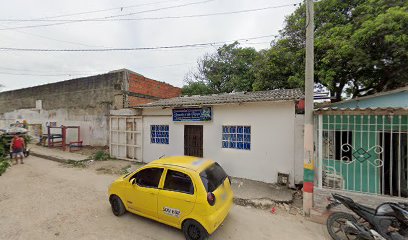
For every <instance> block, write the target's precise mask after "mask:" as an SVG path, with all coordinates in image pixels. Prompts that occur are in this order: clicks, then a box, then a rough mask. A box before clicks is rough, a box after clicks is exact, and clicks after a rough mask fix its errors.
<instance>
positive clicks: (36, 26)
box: [0, 0, 215, 31]
mask: <svg viewBox="0 0 408 240" xmlns="http://www.w3.org/2000/svg"><path fill="white" fill-rule="evenodd" d="M213 1H215V0H205V1H199V2H191V3H185V4H180V5H173V6H168V7H161V8H155V9H149V10H143V11H139V12H133V13H126V14H119V15H112V16H107V17H100V18H89V19H77V20H73V21H65V22H58V23H49V24H39V25H28V26H19V27H7V28H0V30H1V31H4V30H14V29H23V28H38V27H48V26H56V25H65V24H70V23H79V22H87V21H90V20H98V19H109V18H116V17H125V16H132V15H137V14H142V13H149V12H157V11H161V10H167V9H173V8H180V7H186V6H191V5H197V4H203V3H208V2H213Z"/></svg>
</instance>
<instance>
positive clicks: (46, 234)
mask: <svg viewBox="0 0 408 240" xmlns="http://www.w3.org/2000/svg"><path fill="white" fill-rule="evenodd" d="M116 177H117V176H116V175H112V174H100V173H98V171H96V169H94V168H67V167H66V166H63V165H61V164H59V163H56V162H52V161H49V160H44V159H41V158H36V157H29V158H27V159H26V161H25V164H24V165H16V166H13V167H11V168H10V169H8V171H7V172H6V173H5V174H3V175H2V176H1V177H0V239H10V240H12V239H91V240H92V239H126V240H128V239H150V240H151V239H153V240H173V239H174V240H182V239H184V237H183V234H182V232H181V231H179V230H177V229H174V228H171V227H168V226H166V225H163V224H160V223H157V222H154V221H151V220H148V219H145V218H142V217H139V216H136V215H133V214H130V213H127V214H125V215H124V216H122V217H115V216H114V215H113V214H112V212H111V209H110V205H109V203H108V201H107V194H106V191H107V188H108V186H109V184H110V183H111V182H112V181H113V180H114V179H115V178H116ZM324 229H325V228H324V226H323V225H318V224H314V223H311V222H308V221H305V220H304V219H303V218H302V217H301V216H292V215H289V214H287V213H279V212H278V213H277V214H271V213H270V212H268V211H263V210H257V209H253V208H245V207H239V206H234V208H233V209H232V211H231V212H230V215H229V216H228V217H227V219H226V221H225V222H224V223H223V225H222V226H221V227H220V228H219V229H218V230H217V231H216V232H215V233H214V234H213V236H212V237H211V239H253V240H255V239H256V240H263V239H265V240H270V239H280V240H285V239H288V240H289V239H290V240H291V239H302V240H318V239H327V237H326V236H327V235H326V234H325V230H324Z"/></svg>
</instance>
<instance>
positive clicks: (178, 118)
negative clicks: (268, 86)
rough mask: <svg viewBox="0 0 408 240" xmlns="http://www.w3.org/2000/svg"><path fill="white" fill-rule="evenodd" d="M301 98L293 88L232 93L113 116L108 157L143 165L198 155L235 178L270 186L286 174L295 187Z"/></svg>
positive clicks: (183, 99)
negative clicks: (213, 162)
mask: <svg viewBox="0 0 408 240" xmlns="http://www.w3.org/2000/svg"><path fill="white" fill-rule="evenodd" d="M302 99H303V93H302V92H301V91H300V90H296V89H295V90H272V91H262V92H248V93H230V94H218V95H209V96H191V97H177V98H171V99H164V100H159V101H156V102H152V103H149V104H145V105H141V106H140V107H139V110H136V111H134V112H133V113H132V114H130V115H133V116H130V115H129V112H128V113H124V115H128V116H119V115H120V114H121V113H118V112H116V113H112V115H113V116H111V128H112V131H111V146H110V147H111V154H112V155H113V156H116V157H119V158H131V159H136V160H139V161H140V160H141V161H143V162H150V161H152V160H155V159H158V158H160V157H161V156H163V155H165V156H173V155H192V156H198V157H203V158H209V159H213V160H215V161H217V162H219V163H220V164H221V165H222V166H223V168H224V169H225V170H226V171H227V172H228V174H230V175H232V176H235V177H241V178H247V179H252V180H259V181H263V182H269V183H273V182H277V176H278V172H279V173H284V174H289V179H290V184H292V185H293V183H298V182H300V181H302V180H303V152H302V149H303V115H298V114H296V106H297V103H298V102H299V100H302ZM122 115H123V111H122ZM135 115H138V116H135ZM121 119H122V120H121ZM121 121H122V122H121ZM125 122H126V124H125ZM125 126H126V128H125ZM125 136H126V137H125Z"/></svg>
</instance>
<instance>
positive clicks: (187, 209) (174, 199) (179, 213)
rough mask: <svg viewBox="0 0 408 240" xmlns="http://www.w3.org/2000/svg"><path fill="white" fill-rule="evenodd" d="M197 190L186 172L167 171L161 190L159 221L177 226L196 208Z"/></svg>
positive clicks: (177, 170) (170, 169) (171, 169)
mask: <svg viewBox="0 0 408 240" xmlns="http://www.w3.org/2000/svg"><path fill="white" fill-rule="evenodd" d="M195 189H196V187H195V185H194V182H193V181H192V178H191V175H190V174H188V173H187V172H186V171H183V170H179V169H173V168H169V169H167V170H166V177H165V179H164V184H163V189H160V190H159V196H158V216H159V219H160V220H162V221H163V222H165V223H167V224H169V225H173V226H177V225H178V224H179V223H180V220H181V219H183V218H184V217H185V216H188V215H189V214H190V213H191V212H192V210H193V208H194V205H195V201H196V197H197V194H196V190H195Z"/></svg>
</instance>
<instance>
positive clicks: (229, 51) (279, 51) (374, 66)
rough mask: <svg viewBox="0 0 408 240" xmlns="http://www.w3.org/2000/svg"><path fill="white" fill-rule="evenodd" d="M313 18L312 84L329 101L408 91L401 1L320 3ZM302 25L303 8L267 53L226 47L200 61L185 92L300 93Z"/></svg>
mask: <svg viewBox="0 0 408 240" xmlns="http://www.w3.org/2000/svg"><path fill="white" fill-rule="evenodd" d="M315 13H316V14H315V42H314V44H315V82H316V83H318V84H322V85H323V86H325V87H327V88H328V89H329V90H330V91H331V92H332V95H333V96H334V101H340V100H341V99H342V96H344V94H347V95H349V96H351V97H358V96H363V95H368V94H373V93H377V92H382V91H387V90H391V89H395V88H398V87H401V86H404V85H407V84H408V1H406V0H321V1H319V2H316V3H315ZM306 24H307V23H306V8H305V5H304V4H303V5H301V6H300V7H298V8H297V9H296V10H295V12H294V13H293V14H291V15H289V16H288V17H287V18H286V21H285V27H284V28H283V29H282V30H281V31H280V36H279V38H278V39H277V40H276V41H274V43H273V44H272V46H271V48H269V49H266V50H261V51H259V52H256V51H255V50H254V49H252V48H241V47H239V45H238V43H234V44H231V45H224V46H223V47H221V48H219V49H218V51H217V53H216V54H213V55H206V56H204V58H202V59H201V60H200V61H199V62H198V63H199V64H198V72H197V73H196V74H194V77H193V78H191V77H190V78H187V81H186V82H187V85H186V86H185V89H186V92H187V90H189V91H190V92H194V93H195V94H198V93H218V92H231V91H258V90H268V89H276V88H296V87H303V85H304V65H305V43H306V42H305V35H306V31H305V29H306V28H305V25H306ZM193 90H194V91H193Z"/></svg>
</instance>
